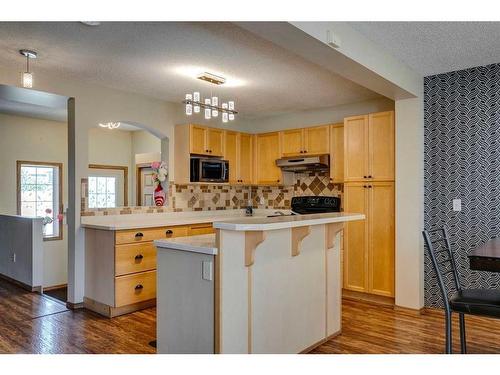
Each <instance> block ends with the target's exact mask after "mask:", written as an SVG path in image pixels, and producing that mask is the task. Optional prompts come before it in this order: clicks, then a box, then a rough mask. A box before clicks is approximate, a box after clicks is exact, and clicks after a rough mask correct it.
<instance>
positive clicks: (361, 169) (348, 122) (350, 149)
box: [344, 116, 368, 182]
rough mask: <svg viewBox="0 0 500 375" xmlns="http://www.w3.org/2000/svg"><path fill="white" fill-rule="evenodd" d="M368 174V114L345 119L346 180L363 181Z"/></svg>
mask: <svg viewBox="0 0 500 375" xmlns="http://www.w3.org/2000/svg"><path fill="white" fill-rule="evenodd" d="M367 175H368V116H354V117H347V118H345V119H344V181H345V182H348V181H363V180H365V179H366V177H365V176H367Z"/></svg>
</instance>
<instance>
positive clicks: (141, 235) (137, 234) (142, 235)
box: [135, 232, 144, 238]
mask: <svg viewBox="0 0 500 375" xmlns="http://www.w3.org/2000/svg"><path fill="white" fill-rule="evenodd" d="M135 237H136V238H139V237H144V234H142V233H141V232H137V233H136V234H135Z"/></svg>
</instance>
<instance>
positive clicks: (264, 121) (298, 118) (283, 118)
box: [241, 98, 394, 133]
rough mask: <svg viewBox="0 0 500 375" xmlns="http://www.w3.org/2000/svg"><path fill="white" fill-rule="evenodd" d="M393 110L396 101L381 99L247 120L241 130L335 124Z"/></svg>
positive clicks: (255, 130) (272, 129)
mask: <svg viewBox="0 0 500 375" xmlns="http://www.w3.org/2000/svg"><path fill="white" fill-rule="evenodd" d="M393 109H394V101H392V100H390V99H387V98H380V99H374V100H367V101H364V102H359V103H352V104H345V105H339V106H335V107H330V108H322V109H316V110H309V111H300V112H292V113H287V114H283V115H277V116H270V117H264V118H259V119H255V120H247V121H246V122H245V123H243V124H242V125H241V129H243V130H244V131H247V132H249V133H262V132H267V131H274V130H282V129H293V128H301V127H305V126H312V125H324V124H335V123H339V122H344V117H348V116H356V115H362V114H366V113H372V112H382V111H389V110H393Z"/></svg>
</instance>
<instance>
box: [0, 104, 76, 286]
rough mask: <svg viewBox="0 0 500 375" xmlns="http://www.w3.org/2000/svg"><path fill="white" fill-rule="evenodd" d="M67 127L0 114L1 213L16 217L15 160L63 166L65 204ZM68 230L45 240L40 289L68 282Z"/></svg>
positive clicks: (63, 196) (58, 123) (64, 202)
mask: <svg viewBox="0 0 500 375" xmlns="http://www.w3.org/2000/svg"><path fill="white" fill-rule="evenodd" d="M67 128H68V127H67V124H66V123H62V122H56V121H48V120H39V119H34V118H30V117H20V116H12V115H5V114H1V113H0V134H1V136H0V160H1V163H0V176H2V178H1V179H0V191H1V194H0V213H2V214H9V215H16V214H17V192H16V189H17V183H16V161H17V160H27V161H44V162H58V163H63V172H62V173H63V192H62V200H63V204H64V206H65V207H67V205H68V182H67V181H68V177H67V176H68V152H67V150H68V148H67V147H68V146H67V133H68V129H67ZM67 236H68V228H67V225H64V226H63V239H62V240H54V241H44V242H43V248H44V259H43V263H44V282H43V286H44V287H48V286H53V285H60V284H65V283H66V280H67V261H68V255H67V254H68V247H67Z"/></svg>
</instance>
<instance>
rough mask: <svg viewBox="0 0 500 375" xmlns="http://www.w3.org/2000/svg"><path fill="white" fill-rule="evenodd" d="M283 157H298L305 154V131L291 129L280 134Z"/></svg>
mask: <svg viewBox="0 0 500 375" xmlns="http://www.w3.org/2000/svg"><path fill="white" fill-rule="evenodd" d="M280 136H281V144H282V153H281V155H283V156H296V155H300V154H303V153H304V129H291V130H284V131H282V132H280Z"/></svg>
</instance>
